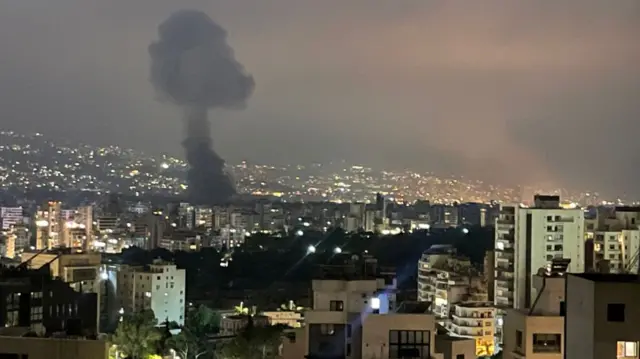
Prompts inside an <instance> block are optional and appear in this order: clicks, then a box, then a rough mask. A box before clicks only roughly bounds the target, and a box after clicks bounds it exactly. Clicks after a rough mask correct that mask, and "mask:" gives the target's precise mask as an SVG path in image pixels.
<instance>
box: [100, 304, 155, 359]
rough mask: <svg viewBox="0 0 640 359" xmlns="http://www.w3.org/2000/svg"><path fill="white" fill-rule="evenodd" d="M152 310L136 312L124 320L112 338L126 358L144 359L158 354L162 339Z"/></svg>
mask: <svg viewBox="0 0 640 359" xmlns="http://www.w3.org/2000/svg"><path fill="white" fill-rule="evenodd" d="M156 324H157V321H156V318H155V315H154V314H153V311H151V310H145V311H142V312H136V313H133V314H131V315H127V316H125V317H124V318H122V321H121V322H120V323H119V324H118V328H117V329H116V332H115V334H114V336H113V338H112V341H113V344H115V345H116V348H117V350H118V351H119V352H120V353H121V354H123V355H124V356H125V357H126V358H130V359H144V358H146V357H147V356H149V355H152V354H156V353H155V352H156V345H157V344H158V341H159V340H160V338H161V337H162V335H161V333H160V331H159V330H158V329H157V328H156Z"/></svg>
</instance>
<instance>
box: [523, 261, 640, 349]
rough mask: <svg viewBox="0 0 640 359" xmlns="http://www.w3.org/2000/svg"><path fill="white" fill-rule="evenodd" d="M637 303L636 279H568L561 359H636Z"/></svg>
mask: <svg viewBox="0 0 640 359" xmlns="http://www.w3.org/2000/svg"><path fill="white" fill-rule="evenodd" d="M638 303H640V280H638V276H637V275H630V274H603V273H584V274H570V275H568V276H567V279H566V316H565V318H564V319H565V325H564V328H565V338H564V342H563V345H564V352H565V356H564V358H565V359H601V358H625V359H631V358H638V356H639V354H640V353H639V348H638V345H639V342H640V327H639V326H638V320H640V305H638ZM527 358H528V357H527Z"/></svg>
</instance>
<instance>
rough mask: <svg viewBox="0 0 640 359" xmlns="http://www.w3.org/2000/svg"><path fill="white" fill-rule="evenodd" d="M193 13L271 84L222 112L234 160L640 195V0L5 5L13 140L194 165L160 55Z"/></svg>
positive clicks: (1, 39) (2, 20)
mask: <svg viewBox="0 0 640 359" xmlns="http://www.w3.org/2000/svg"><path fill="white" fill-rule="evenodd" d="M182 8H193V9H198V10H202V11H204V12H205V13H206V14H208V15H209V16H211V17H212V18H214V19H215V20H216V21H217V22H219V23H220V24H221V25H223V26H224V28H225V29H226V30H227V32H228V41H229V44H231V45H232V46H233V49H234V55H235V57H236V58H237V59H238V60H239V61H240V62H241V63H242V64H243V65H244V66H246V68H247V69H249V71H250V72H251V74H252V75H253V76H255V78H256V79H257V81H256V88H255V93H254V94H253V96H252V98H251V101H249V102H248V105H247V108H246V109H244V110H243V111H225V110H216V111H215V116H216V119H215V121H212V123H211V124H212V131H213V133H215V136H214V137H215V141H214V142H215V148H216V151H218V152H219V154H220V157H222V158H225V159H230V160H239V159H244V158H246V159H248V160H255V161H261V162H275V163H287V162H300V163H305V162H307V163H308V162H312V161H329V160H341V159H347V160H350V161H352V162H362V163H367V164H371V165H375V166H380V167H385V166H386V167H393V168H398V167H412V168H417V169H427V170H432V171H436V172H443V173H455V174H460V175H465V176H468V177H477V178H482V179H488V180H493V181H500V182H507V183H532V182H545V183H551V184H557V185H565V186H573V185H575V186H580V187H590V188H595V189H598V190H601V191H602V192H608V193H615V194H617V193H619V192H621V191H623V192H627V193H630V194H633V195H635V196H636V197H638V196H640V189H638V187H637V177H638V175H640V173H639V171H638V170H637V163H638V162H639V160H640V142H639V141H637V139H636V137H637V135H638V133H640V102H639V101H638V99H637V96H638V93H640V65H639V64H640V41H638V34H640V2H638V1H637V0H616V1H601V0H560V1H553V2H539V1H533V0H527V1H517V2H516V1H510V0H502V1H498V0H487V1H482V2H469V1H464V0H434V1H393V2H390V1H382V0H355V1H349V2H343V1H334V0H330V1H300V0H272V1H268V2H261V1H248V0H240V1H222V0H216V1H205V0H197V1H194V0H185V1H181V2H176V1H169V0H153V1H151V0H136V1H124V0H113V1H103V2H92V1H88V2H87V1H80V0H58V1H45V0H22V1H2V2H0V49H2V57H1V58H0V128H8V129H14V130H18V131H24V132H44V133H47V134H48V135H51V136H56V137H58V138H64V139H68V140H71V141H82V142H88V143H94V144H119V145H123V146H127V147H133V148H136V149H140V150H144V151H149V152H169V153H172V154H176V155H181V154H182V147H181V142H180V140H176V136H177V134H180V133H182V131H183V128H182V126H183V123H182V121H180V120H177V119H179V118H181V117H182V116H183V112H182V109H181V108H179V106H168V105H166V104H163V103H162V102H161V101H157V96H156V94H155V92H154V89H153V87H152V86H150V85H149V71H150V70H149V66H150V64H149V54H148V52H147V47H148V45H149V44H150V43H152V42H153V41H155V40H156V39H157V36H158V35H157V29H158V24H160V23H162V22H163V21H164V20H165V19H166V18H167V17H169V16H170V15H171V14H172V13H174V12H175V11H177V10H180V9H182ZM207 107H210V106H207ZM223 107H226V106H223ZM210 116H211V115H210Z"/></svg>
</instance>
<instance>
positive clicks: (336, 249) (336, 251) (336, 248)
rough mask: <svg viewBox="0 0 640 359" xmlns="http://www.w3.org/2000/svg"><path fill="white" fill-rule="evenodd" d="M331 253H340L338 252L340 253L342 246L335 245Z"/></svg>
mask: <svg viewBox="0 0 640 359" xmlns="http://www.w3.org/2000/svg"><path fill="white" fill-rule="evenodd" d="M333 253H335V254H340V253H342V248H340V247H335V248H334V249H333Z"/></svg>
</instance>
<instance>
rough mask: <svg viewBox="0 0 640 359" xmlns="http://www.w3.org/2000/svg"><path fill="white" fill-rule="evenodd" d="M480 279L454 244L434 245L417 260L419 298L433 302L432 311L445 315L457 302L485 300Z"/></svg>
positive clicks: (485, 295)
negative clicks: (456, 251)
mask: <svg viewBox="0 0 640 359" xmlns="http://www.w3.org/2000/svg"><path fill="white" fill-rule="evenodd" d="M483 280H484V278H482V277H481V276H480V274H479V273H477V272H476V271H475V270H474V268H473V266H472V265H471V261H470V260H469V259H468V258H463V257H459V256H456V255H455V249H454V248H453V247H451V246H446V245H434V246H432V247H431V248H429V249H428V250H427V251H425V252H424V253H423V254H422V257H421V258H420V260H419V262H418V301H420V302H429V303H432V304H431V311H432V312H433V314H435V315H436V317H437V318H444V319H448V318H449V317H450V315H451V310H452V309H453V305H454V304H456V303H463V302H467V301H486V300H488V294H487V290H486V284H485V283H484V282H483Z"/></svg>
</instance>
